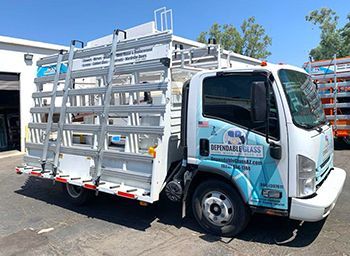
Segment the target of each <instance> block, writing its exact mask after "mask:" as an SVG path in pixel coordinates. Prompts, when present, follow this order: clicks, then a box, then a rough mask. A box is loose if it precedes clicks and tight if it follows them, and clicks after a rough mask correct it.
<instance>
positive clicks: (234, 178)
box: [16, 9, 346, 236]
mask: <svg viewBox="0 0 350 256" xmlns="http://www.w3.org/2000/svg"><path fill="white" fill-rule="evenodd" d="M158 12H160V13H161V15H160V16H161V17H163V18H162V19H161V21H160V29H159V26H156V24H157V22H151V23H148V24H143V25H141V26H138V27H135V28H132V29H129V30H127V31H123V30H118V29H117V30H115V31H114V32H113V34H112V36H108V37H105V38H102V39H98V40H95V41H93V42H90V43H89V44H88V45H87V46H85V47H81V48H78V47H77V45H79V46H80V45H81V44H82V43H81V42H79V41H76V40H74V41H72V44H71V47H70V50H69V52H64V51H61V52H59V53H58V54H57V55H54V56H49V57H45V58H43V59H41V60H39V61H38V62H37V65H38V77H37V78H36V79H35V83H36V85H37V92H35V93H33V100H34V106H33V107H32V108H31V109H30V112H31V113H32V115H33V121H32V122H31V123H30V124H29V126H28V129H29V132H28V133H29V134H30V136H29V138H27V142H26V149H27V155H26V156H25V157H24V162H25V164H24V165H23V166H18V167H17V168H16V171H17V173H19V174H21V173H29V174H30V175H33V176H37V177H41V178H47V179H52V180H53V181H55V182H61V183H64V184H65V186H66V188H67V192H68V193H67V194H68V195H69V198H70V199H71V200H72V201H73V202H75V203H78V204H79V203H83V202H84V201H85V200H86V199H87V197H88V195H89V192H91V191H93V192H95V193H100V192H105V193H109V194H113V195H117V196H121V197H125V198H129V199H135V200H139V201H140V202H141V203H142V204H145V203H154V202H156V201H158V200H159V199H160V193H161V192H162V191H164V192H165V194H166V195H167V196H168V198H170V199H171V200H172V201H181V202H182V204H183V206H184V207H183V208H184V209H185V208H186V207H187V206H189V209H192V211H193V214H194V216H195V218H196V220H197V221H198V223H199V224H200V225H201V226H202V227H203V228H204V229H205V230H206V231H207V232H212V233H215V234H218V235H225V236H233V235H236V234H238V233H239V232H240V231H242V230H243V229H244V227H245V226H246V224H247V223H248V221H249V217H250V215H251V213H254V212H260V213H266V214H272V215H278V216H287V217H289V218H291V219H298V220H305V221H318V220H320V219H322V218H324V217H325V216H327V215H328V214H329V213H330V211H331V210H332V209H333V207H334V205H335V202H336V200H337V198H338V196H339V194H340V193H341V190H342V187H343V184H344V181H345V176H346V174H345V172H344V170H341V169H339V168H336V167H334V166H333V155H334V154H333V140H332V127H331V126H330V125H329V124H328V123H327V121H326V119H325V115H324V113H323V110H322V106H321V101H320V98H319V96H318V94H317V91H316V87H315V86H314V84H313V83H312V80H311V78H310V76H309V75H308V74H307V73H306V72H305V71H304V70H303V69H300V68H297V67H293V66H289V65H273V64H269V63H266V62H261V61H259V60H256V59H252V58H249V57H245V56H242V55H238V54H235V53H233V52H229V51H225V50H223V49H221V47H220V45H215V44H208V45H205V44H200V43H197V42H194V41H191V40H187V39H184V38H180V37H177V36H175V35H173V34H172V29H171V28H172V19H171V18H170V19H168V20H166V19H165V18H166V17H169V12H170V14H171V11H170V10H166V9H161V10H158ZM156 14H157V13H156ZM170 17H171V15H170ZM158 22H159V20H158ZM157 27H158V29H157ZM140 31H151V33H141V32H140Z"/></svg>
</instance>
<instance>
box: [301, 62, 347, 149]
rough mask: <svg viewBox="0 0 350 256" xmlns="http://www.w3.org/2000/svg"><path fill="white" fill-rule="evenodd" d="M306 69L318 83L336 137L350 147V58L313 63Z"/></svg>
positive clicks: (308, 63) (327, 116)
mask: <svg viewBox="0 0 350 256" xmlns="http://www.w3.org/2000/svg"><path fill="white" fill-rule="evenodd" d="M304 68H305V69H306V70H307V72H308V73H309V74H310V75H311V77H312V79H313V80H314V81H315V83H317V87H318V90H319V94H320V97H321V99H322V105H323V108H324V111H325V114H326V118H327V119H328V120H329V122H330V123H331V124H332V126H333V133H334V136H335V137H336V138H340V139H343V140H344V141H345V143H347V144H348V145H350V57H345V58H338V59H337V58H336V56H334V58H333V59H330V60H321V61H311V62H307V63H305V64H304Z"/></svg>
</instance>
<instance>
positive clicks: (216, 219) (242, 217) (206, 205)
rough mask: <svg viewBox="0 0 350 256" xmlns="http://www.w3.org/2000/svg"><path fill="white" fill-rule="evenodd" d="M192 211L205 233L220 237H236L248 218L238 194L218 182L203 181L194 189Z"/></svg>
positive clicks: (227, 185) (245, 207)
mask: <svg viewBox="0 0 350 256" xmlns="http://www.w3.org/2000/svg"><path fill="white" fill-rule="evenodd" d="M192 210H193V213H194V216H195V218H196V220H197V222H198V223H199V225H201V227H202V228H203V229H204V230H205V231H207V232H209V233H213V234H215V235H220V236H235V235H237V234H238V233H239V232H241V231H242V230H243V229H244V228H245V227H246V225H247V224H248V221H249V218H250V212H249V208H248V207H247V206H246V204H245V203H244V202H243V200H242V198H241V196H240V195H239V194H238V192H237V191H236V190H235V189H234V188H233V187H232V186H230V185H229V184H227V183H225V182H223V181H219V180H211V181H205V182H203V183H201V184H200V185H199V186H198V187H197V188H196V190H195V192H194V194H193V198H192Z"/></svg>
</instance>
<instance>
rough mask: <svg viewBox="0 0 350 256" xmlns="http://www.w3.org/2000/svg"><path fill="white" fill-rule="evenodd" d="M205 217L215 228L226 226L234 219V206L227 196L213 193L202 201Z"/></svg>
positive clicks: (216, 192)
mask: <svg viewBox="0 0 350 256" xmlns="http://www.w3.org/2000/svg"><path fill="white" fill-rule="evenodd" d="M201 205H202V210H203V215H204V217H205V218H206V219H207V220H208V221H209V222H211V223H212V224H214V225H215V226H220V227H221V226H225V225H226V224H227V223H228V222H230V220H231V219H232V218H233V213H234V211H233V205H232V202H231V201H230V199H229V198H228V196H227V195H225V194H224V193H222V192H219V191H211V192H208V193H206V194H205V196H204V197H203V199H202V204H201Z"/></svg>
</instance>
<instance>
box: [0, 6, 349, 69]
mask: <svg viewBox="0 0 350 256" xmlns="http://www.w3.org/2000/svg"><path fill="white" fill-rule="evenodd" d="M162 6H166V7H168V8H172V9H173V16H174V32H175V34H176V35H179V36H183V37H187V38H190V39H196V37H197V36H198V34H199V33H200V32H201V31H204V30H208V28H209V27H210V26H211V24H213V23H214V22H218V23H222V24H223V23H231V24H233V25H235V26H236V27H239V26H240V24H241V23H242V21H243V19H246V18H248V17H250V16H255V17H256V20H257V22H258V23H260V24H262V25H263V26H264V27H265V29H266V32H267V34H268V35H270V36H271V37H272V46H271V47H270V48H269V50H270V51H271V52H272V55H271V56H270V57H269V58H268V60H269V61H271V62H276V63H278V62H283V63H289V64H294V65H298V66H300V65H302V63H303V62H304V61H306V60H307V56H308V52H309V50H310V49H312V48H313V47H314V46H316V45H317V43H318V41H319V30H318V28H317V27H315V26H313V25H312V24H311V23H308V22H306V21H305V15H307V14H308V13H309V12H310V11H311V10H314V9H318V8H320V7H330V8H332V9H333V10H335V11H336V12H337V14H338V15H339V16H340V21H339V23H340V25H343V24H344V23H345V22H346V16H347V14H348V13H350V1H349V0H332V1H331V0H328V1H323V0H318V1H312V0H279V1H278V0H270V1H266V0H265V1H263V0H260V1H258V0H247V1H243V0H227V1H220V0H217V1H209V0H201V1H190V0H188V1H183V0H176V1H173V0H172V1H170V0H168V1H165V0H128V1H125V0H120V1H118V0H114V1H112V0H110V1H104V0H99V1H95V0H85V1H74V0H71V1H69V0H59V1H50V0H46V1H41V0H40V1H39V0H38V1H32V0H21V1H20V0H0V10H1V15H0V35H5V36H13V37H19V38H25V39H31V40H38V41H44V42H49V43H57V44H68V43H69V42H70V40H71V39H80V40H83V41H88V40H92V39H95V38H97V37H101V36H104V35H106V34H110V33H111V31H113V29H114V28H122V29H125V28H128V27H132V26H135V25H138V24H141V23H145V22H148V21H151V20H152V19H153V10H154V9H157V8H159V7H162Z"/></svg>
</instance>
